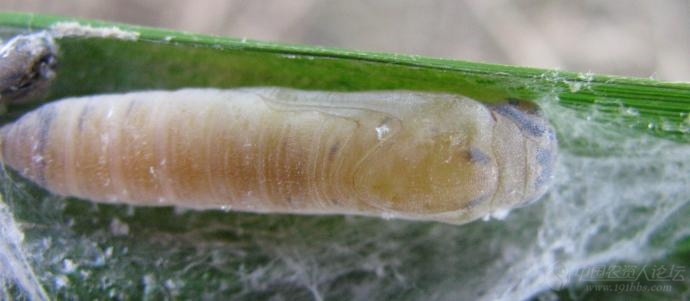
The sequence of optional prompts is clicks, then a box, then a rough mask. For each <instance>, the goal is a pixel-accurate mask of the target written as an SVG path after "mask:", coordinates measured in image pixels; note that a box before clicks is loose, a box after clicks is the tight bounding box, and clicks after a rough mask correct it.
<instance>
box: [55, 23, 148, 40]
mask: <svg viewBox="0 0 690 301" xmlns="http://www.w3.org/2000/svg"><path fill="white" fill-rule="evenodd" d="M50 33H51V34H52V35H53V36H54V37H56V38H63V37H95V38H115V39H120V40H130V41H136V40H138V39H139V33H138V32H134V31H126V30H122V29H120V28H118V27H115V26H112V27H93V26H91V25H83V24H79V23H77V22H59V23H55V24H53V25H52V26H51V27H50Z"/></svg>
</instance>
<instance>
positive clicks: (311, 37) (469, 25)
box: [0, 0, 690, 82]
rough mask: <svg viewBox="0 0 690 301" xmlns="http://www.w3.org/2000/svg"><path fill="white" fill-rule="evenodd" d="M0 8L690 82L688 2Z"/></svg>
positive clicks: (162, 3)
mask: <svg viewBox="0 0 690 301" xmlns="http://www.w3.org/2000/svg"><path fill="white" fill-rule="evenodd" d="M0 10H4V11H24V12H37V13H46V14H53V15H61V16H74V17H81V18H92V19H102V20H109V21H117V22H124V23H132V24H139V25H147V26H155V27H165V28H171V29H176V30H182V31H189V32H199V33H206V34H213V35H223V36H234V37H239V38H249V39H255V40H266V41H280V42H287V43H300V44H316V45H322V46H332V47H342V48H350V49H358V50H370V51H383V52H397V53H405V54H417V55H426V56H433V57H444V58H452V59H459V60H470V61H482V62H490V63H499V64H513V65H524V66H533V67H542V68H556V69H561V70H569V71H578V72H594V73H601V74H615V75H622V76H634V77H650V78H654V79H658V80H664V81H685V82H687V81H690V62H689V54H690V1H687V0H665V1H651V0H647V1H645V0H609V1H599V0H583V1H547V0H522V1H513V0H491V1H470V0H464V1H459V0H439V1H417V0H377V1H361V0H351V1H336V0H321V1H316V0H293V1H279V0H206V1H198V0H194V1H193V0H149V1H138V0H119V1H90V0H60V1H48V0H46V1H36V0H29V1H27V0H3V1H2V2H1V3H0Z"/></svg>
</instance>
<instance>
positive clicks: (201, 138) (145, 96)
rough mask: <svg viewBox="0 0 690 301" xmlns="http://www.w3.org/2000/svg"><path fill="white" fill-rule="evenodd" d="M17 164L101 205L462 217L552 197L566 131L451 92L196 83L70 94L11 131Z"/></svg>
mask: <svg viewBox="0 0 690 301" xmlns="http://www.w3.org/2000/svg"><path fill="white" fill-rule="evenodd" d="M0 142H1V143H2V147H1V151H2V153H1V155H2V161H3V162H4V164H6V165H9V166H10V167H12V168H13V169H15V170H17V171H19V172H20V173H21V174H23V175H24V176H26V177H28V178H29V179H32V180H33V181H35V182H36V183H38V184H39V185H41V186H43V187H44V188H46V189H48V190H49V191H51V192H53V193H56V194H60V195H65V196H74V197H79V198H83V199H88V200H92V201H96V202H124V203H129V204H135V205H176V206H181V207H188V208H232V209H233V210H239V211H252V212H285V213H306V214H362V215H387V216H397V217H401V218H408V219H424V220H439V221H444V222H451V223H463V222H467V221H470V220H473V219H475V218H477V217H481V216H484V215H486V214H489V213H492V212H494V211H496V210H502V209H510V208H512V207H515V206H518V205H522V204H524V203H526V202H529V201H531V200H534V199H536V198H539V197H540V196H541V195H542V194H543V193H544V192H545V190H546V186H547V185H546V183H547V180H548V178H549V174H550V172H551V169H552V168H553V164H554V158H555V155H556V140H555V137H554V133H553V130H552V129H551V128H550V127H549V125H548V124H547V123H546V121H544V120H543V119H541V118H540V117H539V116H537V115H533V114H531V113H529V112H526V111H523V110H520V109H518V108H517V107H516V106H513V105H510V104H504V105H501V106H494V107H489V106H485V105H483V104H480V103H478V102H476V101H474V100H471V99H468V98H463V97H459V96H454V95H448V94H432V93H414V92H362V93H331V92H306V91H298V90H291V89H282V88H253V89H237V90H217V89H184V90H179V91H147V92H134V93H127V94H112V95H100V96H92V97H82V98H70V99H64V100H60V101H56V102H53V103H49V104H47V105H44V106H43V107H41V108H39V109H37V110H35V111H32V112H30V113H28V114H26V115H25V116H23V117H22V118H21V119H20V120H18V121H16V122H15V123H13V124H10V125H7V126H5V127H3V128H2V129H1V130H0Z"/></svg>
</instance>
